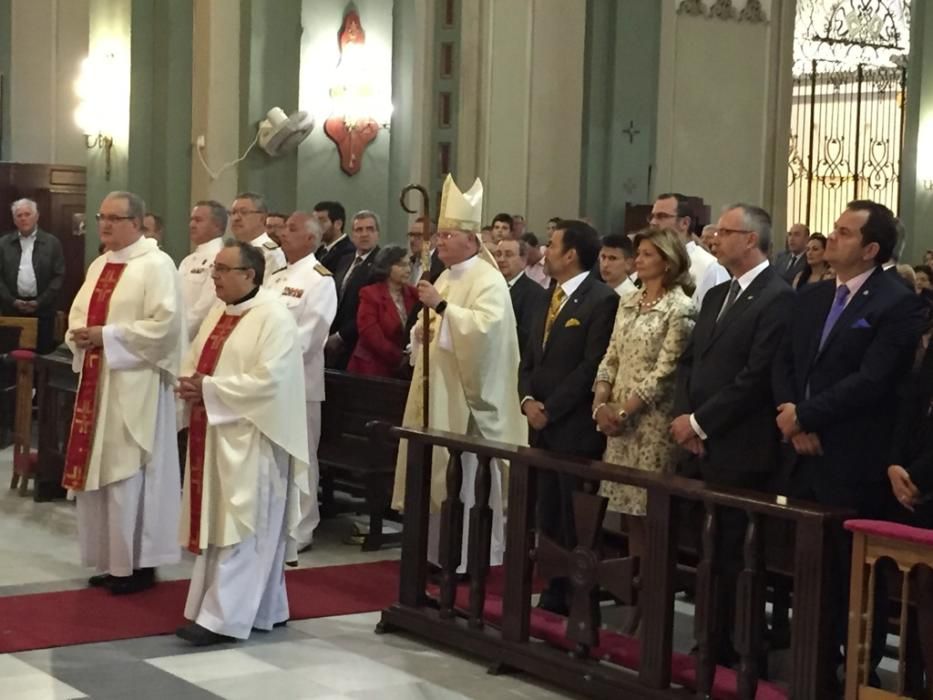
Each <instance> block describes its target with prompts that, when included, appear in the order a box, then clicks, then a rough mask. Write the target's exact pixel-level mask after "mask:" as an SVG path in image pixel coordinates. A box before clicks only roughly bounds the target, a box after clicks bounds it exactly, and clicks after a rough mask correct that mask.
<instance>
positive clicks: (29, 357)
mask: <svg viewBox="0 0 933 700" xmlns="http://www.w3.org/2000/svg"><path fill="white" fill-rule="evenodd" d="M10 357H12V358H13V359H14V360H16V361H17V362H19V361H20V360H22V361H24V362H32V361H33V360H35V359H36V353H35V351H33V350H24V349H23V348H20V349H18V350H14V351H13V352H11V353H10Z"/></svg>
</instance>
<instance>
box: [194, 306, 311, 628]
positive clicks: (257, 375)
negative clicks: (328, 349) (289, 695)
mask: <svg viewBox="0 0 933 700" xmlns="http://www.w3.org/2000/svg"><path fill="white" fill-rule="evenodd" d="M223 313H228V314H233V315H239V316H242V318H241V320H240V322H239V323H238V325H237V326H236V328H234V330H233V331H232V332H231V333H230V336H229V337H228V338H227V341H226V343H225V344H224V346H223V349H222V351H221V353H220V356H219V358H218V359H217V363H216V367H215V369H214V372H213V374H212V375H211V376H209V377H205V378H204V382H203V397H204V407H205V410H206V412H207V423H208V425H207V433H206V436H205V454H204V473H203V475H202V485H203V497H202V500H201V518H200V548H201V554H200V556H199V557H198V559H197V561H196V563H195V569H194V573H193V575H192V578H191V586H190V588H189V589H188V600H187V603H186V605H185V617H187V618H188V619H190V620H194V621H195V622H197V624H199V625H201V626H202V627H205V628H207V629H209V630H211V631H212V632H216V633H218V634H224V635H228V636H230V637H236V638H238V639H245V638H247V637H248V636H249V632H250V629H251V628H252V627H257V628H260V629H271V627H272V625H273V624H275V623H276V622H281V621H283V620H285V619H287V618H288V602H287V597H286V593H285V579H284V571H283V565H284V560H285V543H286V537H287V534H288V532H289V529H290V528H293V527H295V525H297V522H298V515H299V513H298V501H299V493H300V492H302V491H304V490H305V488H306V487H305V484H306V482H307V477H306V471H307V436H306V429H307V424H306V417H305V401H304V370H303V366H302V361H301V352H300V345H299V342H298V330H297V327H296V325H295V322H294V320H293V319H292V317H291V315H290V314H289V312H288V310H287V309H285V307H284V306H283V305H282V304H281V302H280V301H279V300H278V298H277V295H276V294H274V293H273V292H271V291H269V290H266V289H260V290H259V291H258V293H257V294H256V295H255V296H253V297H251V298H250V299H247V300H246V301H244V302H242V303H239V304H236V305H228V306H224V305H222V304H221V305H218V306H216V307H214V308H213V309H211V311H210V313H208V316H207V318H206V319H205V321H204V323H203V324H202V326H201V330H200V332H199V333H198V336H197V337H196V338H195V340H194V342H193V343H192V346H191V351H190V352H189V354H188V356H187V357H186V359H185V362H184V364H183V369H182V372H183V374H190V373H191V372H193V371H194V368H195V367H196V366H197V363H198V360H199V358H200V356H201V351H202V349H203V347H204V345H205V343H206V342H207V340H208V338H209V337H210V334H211V332H212V331H213V329H214V326H215V325H216V324H217V321H218V319H219V318H220V317H221V315H222V314H223ZM190 474H191V469H190V464H189V469H188V470H187V472H186V476H185V495H184V498H183V503H182V518H181V537H182V540H183V541H184V542H187V541H188V537H189V527H190V517H191V507H190V500H189V499H190Z"/></svg>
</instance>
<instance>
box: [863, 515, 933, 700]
mask: <svg viewBox="0 0 933 700" xmlns="http://www.w3.org/2000/svg"><path fill="white" fill-rule="evenodd" d="M845 527H846V529H847V530H849V531H850V532H852V536H853V541H852V576H851V583H850V592H849V637H848V645H847V653H846V686H845V698H846V700H886V699H888V698H906V697H908V696H907V695H905V693H906V692H907V688H906V683H907V638H908V636H907V613H908V610H909V609H910V600H911V579H912V576H911V575H910V574H911V570H912V569H913V568H914V567H916V566H918V565H919V566H926V567H931V568H933V530H926V529H921V528H916V527H910V526H908V525H900V524H898V523H892V522H884V521H879V520H847V521H846V523H845ZM881 559H890V560H891V561H892V562H894V564H895V565H896V566H897V568H898V570H899V571H900V573H901V575H902V577H903V584H902V587H901V596H900V599H901V614H900V620H899V621H898V636H899V638H900V645H899V648H898V655H897V656H898V664H897V690H896V692H893V693H892V692H890V691H886V690H881V689H878V688H872V687H870V686H869V685H868V674H869V671H870V667H871V637H872V626H873V625H875V624H885V621H883V620H873V619H872V618H873V614H872V613H873V610H874V598H875V577H876V576H877V575H879V574H880V575H883V572H878V571H877V569H878V567H877V564H878V561H879V560H881ZM914 597H915V598H916V597H917V596H914ZM923 597H924V598H926V599H927V600H928V601H929V600H930V599H931V596H928V595H924V596H923ZM931 671H933V669H929V668H928V669H927V673H928V674H929V673H931ZM927 682H928V683H929V682H930V679H929V678H928V679H927Z"/></svg>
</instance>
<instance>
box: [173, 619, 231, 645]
mask: <svg viewBox="0 0 933 700" xmlns="http://www.w3.org/2000/svg"><path fill="white" fill-rule="evenodd" d="M175 636H176V637H181V638H182V639H184V640H185V641H186V642H191V644H192V645H193V646H196V647H208V646H211V645H213V644H225V643H227V642H235V641H236V640H235V639H234V638H233V637H228V636H227V635H225V634H217V633H216V632H211V631H210V630H209V629H207V628H206V627H201V625H199V624H198V623H197V622H192V623H191V624H190V625H185V626H184V627H179V628H178V629H177V630H175Z"/></svg>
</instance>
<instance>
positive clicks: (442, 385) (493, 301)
mask: <svg viewBox="0 0 933 700" xmlns="http://www.w3.org/2000/svg"><path fill="white" fill-rule="evenodd" d="M482 197H483V186H482V184H481V183H480V181H479V180H478V179H477V180H476V182H475V183H474V184H473V187H472V188H471V189H470V191H469V192H467V193H466V194H462V193H461V192H460V190H459V189H458V188H457V186H456V184H454V181H453V178H451V177H450V176H449V175H448V177H447V180H446V181H445V183H444V191H443V195H442V201H441V211H440V217H439V220H438V225H437V231H438V233H437V254H438V257H439V258H440V259H441V261H442V262H443V263H444V265H446V266H447V268H448V269H447V270H445V271H444V272H443V273H442V274H441V276H440V277H438V279H437V282H436V283H435V285H431V284H430V283H429V282H427V281H422V282H419V283H418V296H419V298H420V300H421V302H422V303H423V304H424V305H425V306H427V307H428V308H430V309H432V311H431V317H432V320H431V324H430V325H431V330H430V332H429V333H428V334H427V336H425V333H424V331H423V329H422V327H421V320H419V321H418V323H417V324H416V325H415V328H414V330H413V335H414V336H415V341H416V343H415V345H416V346H417V342H418V341H419V340H423V339H425V338H427V340H428V342H429V343H430V395H429V401H430V410H429V412H428V413H429V417H430V426H429V427H430V428H431V429H434V430H445V431H449V432H453V433H459V434H462V435H474V436H477V437H482V438H486V439H488V440H497V441H500V442H506V443H511V444H514V445H527V444H528V426H527V423H526V422H525V421H524V420H523V416H522V412H521V407H520V405H519V397H518V391H517V385H518V363H519V354H518V338H517V336H516V334H515V314H514V312H513V311H512V301H511V298H510V296H509V288H508V285H507V284H506V282H505V279H504V278H503V277H502V273H501V272H499V269H498V266H497V265H496V262H495V260H494V259H493V257H492V255H491V254H490V253H489V252H488V251H487V250H486V248H485V246H483V244H482V240H481V239H480V237H479V231H480V228H481V218H482ZM412 356H413V357H415V358H416V364H415V371H414V378H413V380H412V383H411V389H410V390H409V393H408V402H407V404H406V406H405V417H404V424H405V425H406V426H409V427H418V428H420V427H421V424H422V369H421V363H422V352H421V350H420V349H419V348H418V347H413V348H412ZM406 460H407V442H406V441H404V440H403V441H402V442H401V443H400V446H399V456H398V463H397V466H396V472H395V493H394V496H393V508H395V509H396V510H399V511H401V510H402V509H403V507H404V496H405V472H406ZM447 461H448V454H447V451H446V450H444V449H442V448H436V449H435V450H434V457H433V465H432V479H431V517H430V523H429V529H428V559H429V560H430V561H431V562H432V563H434V564H438V563H439V551H438V548H439V541H440V507H441V503H443V501H444V499H445V497H446V469H447ZM462 463H463V486H462V488H461V492H460V497H461V501H462V502H463V504H464V518H463V541H462V552H461V556H460V565H459V566H458V568H457V572H458V573H466V572H467V570H466V565H467V556H466V553H467V546H468V533H469V513H470V508H471V507H472V506H473V503H474V501H475V497H474V481H475V476H476V466H477V460H476V456H475V455H472V454H464V455H463V456H462ZM504 466H505V465H503V464H502V463H500V462H499V461H498V460H496V461H493V463H492V487H491V489H490V497H489V505H490V508H491V509H492V512H493V522H492V542H491V546H490V565H492V566H496V565H498V564H501V563H502V560H503V555H504V553H505V524H504V508H505V475H504V473H503V467H504Z"/></svg>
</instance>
